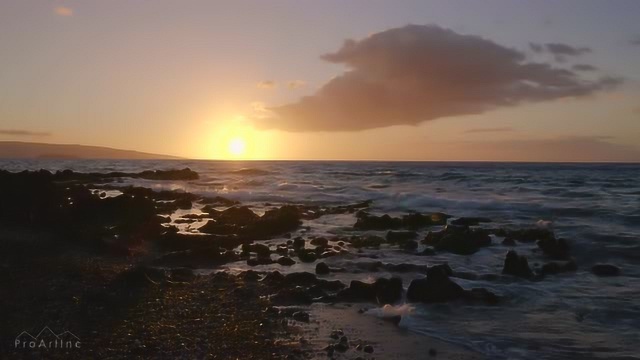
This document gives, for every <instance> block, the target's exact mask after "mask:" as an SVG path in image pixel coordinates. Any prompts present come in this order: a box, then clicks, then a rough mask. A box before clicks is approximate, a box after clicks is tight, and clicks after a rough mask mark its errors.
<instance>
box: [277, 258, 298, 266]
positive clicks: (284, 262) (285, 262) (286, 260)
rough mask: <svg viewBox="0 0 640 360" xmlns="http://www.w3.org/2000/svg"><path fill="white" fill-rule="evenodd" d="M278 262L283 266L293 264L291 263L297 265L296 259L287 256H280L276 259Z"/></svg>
mask: <svg viewBox="0 0 640 360" xmlns="http://www.w3.org/2000/svg"><path fill="white" fill-rule="evenodd" d="M276 262H277V263H278V264H280V265H282V266H291V265H295V263H296V262H295V260H293V259H292V258H290V257H286V256H281V257H279V258H278V260H276Z"/></svg>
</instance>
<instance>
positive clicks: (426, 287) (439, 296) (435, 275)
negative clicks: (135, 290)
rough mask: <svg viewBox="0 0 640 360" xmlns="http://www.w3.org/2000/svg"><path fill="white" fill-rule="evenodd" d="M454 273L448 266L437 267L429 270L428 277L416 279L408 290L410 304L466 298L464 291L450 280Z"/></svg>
mask: <svg viewBox="0 0 640 360" xmlns="http://www.w3.org/2000/svg"><path fill="white" fill-rule="evenodd" d="M451 273H452V271H451V268H450V267H449V266H448V265H446V264H445V265H436V266H432V267H431V268H429V270H428V271H427V276H426V277H425V278H423V279H415V280H413V281H412V282H411V284H410V285H409V289H408V290H407V300H408V301H410V302H425V303H434V302H446V301H451V300H456V299H459V298H461V297H463V296H464V294H465V292H464V289H462V287H461V286H460V285H458V284H456V283H455V282H453V281H451V279H449V276H450V275H451Z"/></svg>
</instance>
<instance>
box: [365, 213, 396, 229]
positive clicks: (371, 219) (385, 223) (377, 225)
mask: <svg viewBox="0 0 640 360" xmlns="http://www.w3.org/2000/svg"><path fill="white" fill-rule="evenodd" d="M356 216H357V218H358V220H357V221H356V223H355V224H354V225H353V227H354V228H355V229H358V230H386V229H398V228H400V227H401V226H402V220H401V219H399V218H394V217H391V216H389V215H387V214H384V215H382V216H375V215H370V214H369V213H367V212H364V211H359V212H358V213H357V214H356Z"/></svg>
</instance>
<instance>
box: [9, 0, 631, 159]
mask: <svg viewBox="0 0 640 360" xmlns="http://www.w3.org/2000/svg"><path fill="white" fill-rule="evenodd" d="M639 18H640V1H636V0H612V1H591V0H573V1H572V0H565V1H556V0H531V1H525V0H510V1H506V0H505V1H498V0H484V1H473V0H467V1H459V0H442V1H426V0H419V1H409V0H394V1H378V0H349V1H343V0H341V1H332V0H322V1H307V0H291V1H285V0H279V1H275V0H274V1H265V0H255V1H245V0H233V1H204V0H202V1H195V0H193V1H192V0H180V1H177V0H170V1H169V0H154V1H121V0H108V1H107V0H75V1H72V0H65V1H63V0H58V1H46V0H1V1H0V141H2V140H10V141H26V142H46V143H63V144H84V145H98V146H108V147H114V148H121V149H129V150H138V151H144V152H152V153H159V154H170V155H177V156H183V157H189V158H199V159H254V160H267V159H304V160H320V159H330V160H429V161H431V160H441V161H446V160H470V161H491V160H495V161H640V78H639V76H640V21H638V19H639Z"/></svg>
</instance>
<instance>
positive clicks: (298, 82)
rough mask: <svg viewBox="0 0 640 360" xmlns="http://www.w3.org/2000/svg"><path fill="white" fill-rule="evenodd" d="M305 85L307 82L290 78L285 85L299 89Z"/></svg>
mask: <svg viewBox="0 0 640 360" xmlns="http://www.w3.org/2000/svg"><path fill="white" fill-rule="evenodd" d="M305 85H307V83H306V82H305V81H302V80H292V81H289V82H288V83H287V87H288V88H289V89H299V88H301V87H304V86H305Z"/></svg>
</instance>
